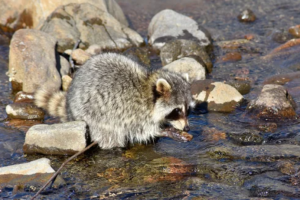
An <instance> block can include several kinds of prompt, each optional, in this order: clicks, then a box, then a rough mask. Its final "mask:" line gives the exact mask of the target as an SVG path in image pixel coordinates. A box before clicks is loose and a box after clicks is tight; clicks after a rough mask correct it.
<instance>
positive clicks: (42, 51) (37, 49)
mask: <svg viewBox="0 0 300 200" xmlns="http://www.w3.org/2000/svg"><path fill="white" fill-rule="evenodd" d="M55 45H56V39H55V38H54V37H52V36H50V35H48V34H47V33H44V32H42V31H38V30H29V29H21V30H19V31H17V32H16V33H15V34H14V35H13V38H12V40H11V43H10V51H9V70H8V75H9V77H10V81H11V82H12V87H13V90H15V91H18V90H22V91H24V92H28V93H34V92H35V90H36V89H37V88H38V87H39V86H40V85H41V84H49V83H51V84H54V85H55V86H57V87H60V85H61V78H60V75H59V73H58V71H57V68H56V64H57V63H56V58H55V51H54V49H55Z"/></svg>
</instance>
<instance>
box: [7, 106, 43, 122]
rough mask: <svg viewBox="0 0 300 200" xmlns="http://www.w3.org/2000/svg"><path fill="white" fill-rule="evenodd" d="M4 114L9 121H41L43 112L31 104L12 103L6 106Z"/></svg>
mask: <svg viewBox="0 0 300 200" xmlns="http://www.w3.org/2000/svg"><path fill="white" fill-rule="evenodd" d="M5 110H6V113H7V115H8V118H11V119H32V120H43V119H44V115H45V113H44V111H43V110H42V109H41V108H38V107H37V106H35V105H34V104H32V103H25V102H23V103H13V104H9V105H7V106H6V109H5Z"/></svg>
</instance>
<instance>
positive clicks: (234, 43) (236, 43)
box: [215, 39, 252, 50]
mask: <svg viewBox="0 0 300 200" xmlns="http://www.w3.org/2000/svg"><path fill="white" fill-rule="evenodd" d="M248 44H252V43H251V42H250V41H249V40H246V39H237V40H228V41H219V42H216V43H215V45H216V46H218V47H220V48H221V49H230V50H236V49H239V48H242V47H244V46H245V45H248Z"/></svg>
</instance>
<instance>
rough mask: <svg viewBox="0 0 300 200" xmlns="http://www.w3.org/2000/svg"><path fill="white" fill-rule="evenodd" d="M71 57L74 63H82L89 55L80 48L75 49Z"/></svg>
mask: <svg viewBox="0 0 300 200" xmlns="http://www.w3.org/2000/svg"><path fill="white" fill-rule="evenodd" d="M71 56H72V59H73V60H75V62H76V64H78V65H83V64H84V63H85V62H86V61H87V60H88V59H90V57H91V55H90V54H88V53H87V52H85V51H84V50H82V49H75V50H74V51H73V52H72V54H71Z"/></svg>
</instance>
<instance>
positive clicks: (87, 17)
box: [41, 3, 143, 53]
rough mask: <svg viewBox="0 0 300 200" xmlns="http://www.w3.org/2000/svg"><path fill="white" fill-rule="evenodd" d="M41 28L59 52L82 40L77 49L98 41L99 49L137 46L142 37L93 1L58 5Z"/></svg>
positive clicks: (140, 42) (71, 47) (85, 47)
mask: <svg viewBox="0 0 300 200" xmlns="http://www.w3.org/2000/svg"><path fill="white" fill-rule="evenodd" d="M41 30H42V31H44V32H47V33H49V34H51V35H53V36H54V37H56V38H57V40H58V48H57V49H58V51H59V52H61V53H62V52H64V51H65V50H66V49H73V46H74V44H75V43H76V42H77V41H78V39H80V40H81V43H80V45H79V46H80V48H81V49H87V48H88V47H89V46H90V45H92V44H97V45H99V46H100V47H101V49H125V48H128V47H131V46H134V45H135V46H139V45H140V44H142V43H143V38H142V37H141V36H140V35H139V34H138V33H136V32H135V31H133V30H131V29H129V28H128V27H127V26H125V25H123V24H121V23H120V22H119V21H118V20H116V19H115V18H114V17H113V16H112V15H111V14H109V13H108V12H107V11H105V10H102V9H100V8H98V7H96V6H94V5H92V4H89V3H82V4H75V3H72V4H68V5H65V6H60V7H58V8H57V9H56V10H55V11H54V12H53V13H52V14H51V15H50V16H49V17H48V18H47V20H46V21H45V23H44V24H43V26H42V27H41Z"/></svg>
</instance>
